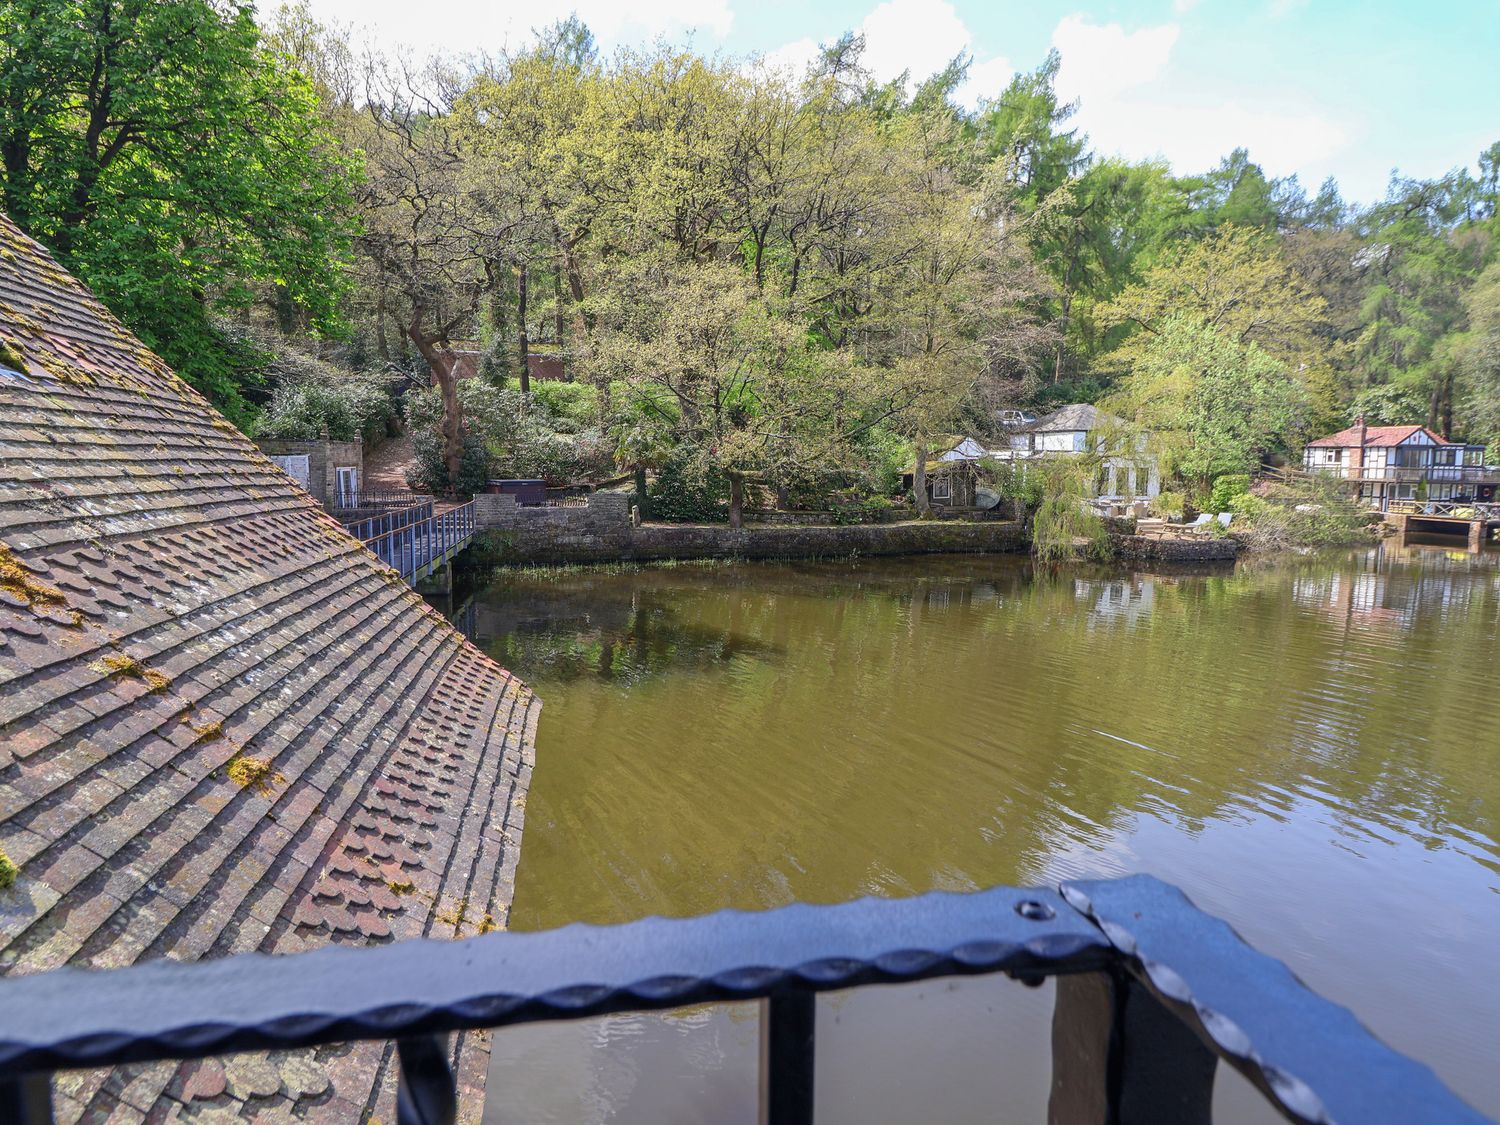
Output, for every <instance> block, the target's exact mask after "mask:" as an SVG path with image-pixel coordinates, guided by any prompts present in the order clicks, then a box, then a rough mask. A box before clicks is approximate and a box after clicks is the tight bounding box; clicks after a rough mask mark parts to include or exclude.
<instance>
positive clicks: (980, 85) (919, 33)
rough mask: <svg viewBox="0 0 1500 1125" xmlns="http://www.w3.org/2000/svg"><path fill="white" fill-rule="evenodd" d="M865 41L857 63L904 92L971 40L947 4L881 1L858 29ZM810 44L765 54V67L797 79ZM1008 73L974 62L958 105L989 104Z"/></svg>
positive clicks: (992, 63)
mask: <svg viewBox="0 0 1500 1125" xmlns="http://www.w3.org/2000/svg"><path fill="white" fill-rule="evenodd" d="M858 30H859V33H860V34H861V35H863V36H864V39H865V53H864V58H863V62H864V65H865V67H866V69H868V70H869V71H870V73H871V75H873V76H874V78H875V80H876V81H877V82H889V81H891V80H892V79H893V78H897V77H899V76H900V75H901V74H902V73H903V72H904V73H906V74H907V75H908V88H914V87H915V86H916V85H917V83H919V82H921V81H922V80H923V79H925V78H928V77H930V76H932V75H934V74H936V73H937V72H938V71H940V70H942V69H943V68H944V67H945V66H947V65H948V64H949V63H950V62H952V61H953V60H954V58H956V57H957V56H959V55H961V54H965V53H968V52H970V51H971V49H972V43H973V36H972V35H970V33H969V29H968V27H967V25H965V23H964V21H963V20H962V19H960V18H959V15H958V12H957V11H956V10H955V9H954V7H953V5H952V4H951V3H950V2H949V0H883V2H882V3H880V4H877V5H876V6H875V7H874V8H873V9H871V11H870V14H869V15H867V16H866V17H865V18H864V20H863V22H861V23H860V25H859V29H858ZM817 51H818V45H817V44H816V43H814V42H813V41H812V40H811V39H797V40H794V41H793V42H791V43H788V44H786V45H785V46H783V47H778V48H777V49H776V50H774V51H769V52H767V53H766V56H765V61H766V64H767V65H768V66H772V67H786V68H789V69H791V70H792V71H794V72H795V73H799V74H800V73H801V72H802V70H803V69H804V68H805V67H806V65H807V64H808V63H809V62H811V61H812V60H813V59H814V58H815V57H816V55H817ZM1012 73H1014V68H1013V67H1012V66H1011V64H1010V62H1009V61H1008V60H1006V59H1003V58H990V59H984V60H976V61H974V62H972V63H971V64H970V66H969V74H968V77H967V78H966V79H965V81H964V82H963V84H962V85H961V86H959V88H958V90H957V91H956V96H957V98H958V100H959V101H960V102H961V103H963V104H964V105H968V106H975V105H977V104H978V103H979V99H980V98H984V97H988V98H993V97H995V96H996V95H997V94H999V93H1000V91H1002V90H1003V89H1004V88H1005V86H1006V84H1007V83H1008V82H1009V81H1010V77H1011V74H1012Z"/></svg>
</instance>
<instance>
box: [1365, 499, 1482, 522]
mask: <svg viewBox="0 0 1500 1125" xmlns="http://www.w3.org/2000/svg"><path fill="white" fill-rule="evenodd" d="M1387 511H1389V512H1390V513H1391V514H1392V515H1396V516H1433V517H1437V518H1441V519H1453V520H1493V521H1500V504H1495V503H1475V502H1470V501H1467V500H1392V501H1391V503H1390V506H1389V507H1388V508H1387Z"/></svg>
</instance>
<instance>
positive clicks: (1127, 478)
mask: <svg viewBox="0 0 1500 1125" xmlns="http://www.w3.org/2000/svg"><path fill="white" fill-rule="evenodd" d="M1123 425H1124V421H1123V420H1122V419H1120V418H1117V417H1115V416H1114V415H1112V414H1106V413H1105V412H1104V411H1102V410H1100V409H1099V408H1098V407H1096V406H1091V405H1089V404H1088V403H1084V402H1078V403H1072V404H1071V405H1068V406H1064V407H1061V408H1060V409H1058V410H1054V411H1053V412H1052V413H1051V414H1047V415H1045V416H1043V417H1041V418H1038V419H1036V420H1034V421H1032V422H1029V423H1023V424H1020V425H1011V426H1007V427H1006V431H1007V432H1006V439H1007V444H1006V445H1005V446H1004V447H1003V448H1001V449H997V450H995V451H994V456H996V457H998V458H1000V459H1001V460H1006V461H1025V460H1029V459H1031V458H1034V457H1047V456H1065V455H1068V454H1074V455H1076V454H1080V453H1087V452H1088V451H1089V450H1091V449H1092V450H1099V449H1100V444H1101V443H1102V442H1104V441H1106V440H1109V439H1108V437H1107V434H1106V431H1109V430H1112V429H1115V428H1117V427H1121V426H1123ZM1100 451H1101V452H1104V453H1105V454H1106V456H1105V458H1104V464H1103V466H1102V468H1101V471H1100V474H1099V482H1098V492H1097V495H1098V498H1099V499H1101V500H1110V501H1124V500H1131V499H1141V498H1144V499H1150V498H1151V497H1153V496H1156V495H1157V494H1158V493H1159V492H1161V475H1160V474H1159V473H1158V471H1157V466H1156V459H1155V458H1154V457H1152V456H1151V455H1150V454H1149V453H1147V452H1146V439H1145V437H1144V435H1142V436H1141V437H1139V438H1138V439H1137V447H1136V452H1135V453H1134V454H1132V455H1125V454H1119V455H1113V454H1110V453H1109V452H1108V451H1107V450H1100Z"/></svg>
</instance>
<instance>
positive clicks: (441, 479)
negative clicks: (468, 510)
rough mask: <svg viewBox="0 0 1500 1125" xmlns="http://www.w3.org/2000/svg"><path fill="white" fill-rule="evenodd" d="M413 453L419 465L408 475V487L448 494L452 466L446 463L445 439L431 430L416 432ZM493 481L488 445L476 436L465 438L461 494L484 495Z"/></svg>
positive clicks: (461, 468) (413, 434) (466, 436)
mask: <svg viewBox="0 0 1500 1125" xmlns="http://www.w3.org/2000/svg"><path fill="white" fill-rule="evenodd" d="M411 445H412V452H413V453H414V454H415V455H416V461H415V464H414V465H413V467H412V469H411V471H410V472H409V473H407V475H406V483H407V484H409V485H411V487H412V488H414V489H416V490H417V491H418V492H446V491H447V490H448V466H447V465H445V464H444V463H443V439H442V435H441V434H440V433H439V432H438V431H437V430H436V429H431V428H426V429H421V430H413V431H412V435H411ZM489 477H490V455H489V451H488V450H487V449H485V447H484V441H483V439H482V438H480V437H479V435H478V434H475V433H466V434H464V448H463V454H462V455H461V456H460V457H459V461H458V487H457V491H459V492H462V493H466V494H470V495H472V494H473V493H476V492H482V491H484V483H485V481H487V480H488V479H489Z"/></svg>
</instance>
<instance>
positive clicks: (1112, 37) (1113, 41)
mask: <svg viewBox="0 0 1500 1125" xmlns="http://www.w3.org/2000/svg"><path fill="white" fill-rule="evenodd" d="M1179 31H1180V29H1179V28H1178V26H1177V25H1176V24H1175V23H1166V24H1162V25H1161V26H1160V27H1143V28H1141V29H1140V30H1139V31H1126V30H1125V29H1124V28H1123V27H1121V26H1120V25H1119V24H1117V23H1109V24H1093V23H1089V22H1088V20H1087V19H1086V18H1085V17H1083V16H1064V17H1063V18H1062V20H1061V21H1059V22H1058V25H1057V28H1056V29H1055V30H1054V31H1053V32H1052V46H1054V47H1056V48H1057V50H1058V52H1059V53H1060V54H1061V55H1062V69H1061V70H1059V71H1058V74H1057V92H1058V94H1059V95H1061V97H1062V98H1063V100H1065V101H1071V100H1072V99H1074V98H1078V99H1080V100H1082V101H1083V102H1084V103H1086V104H1087V103H1092V102H1096V101H1101V100H1104V99H1108V98H1112V97H1114V96H1115V95H1117V94H1120V93H1122V92H1124V91H1126V90H1129V89H1133V88H1135V87H1138V86H1143V85H1145V84H1146V83H1149V82H1151V81H1153V80H1154V79H1156V78H1157V77H1159V76H1160V74H1161V72H1162V71H1163V70H1164V69H1165V68H1166V65H1167V61H1168V60H1169V59H1170V58H1171V56H1172V48H1173V47H1175V46H1176V45H1177V36H1178V34H1179Z"/></svg>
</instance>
